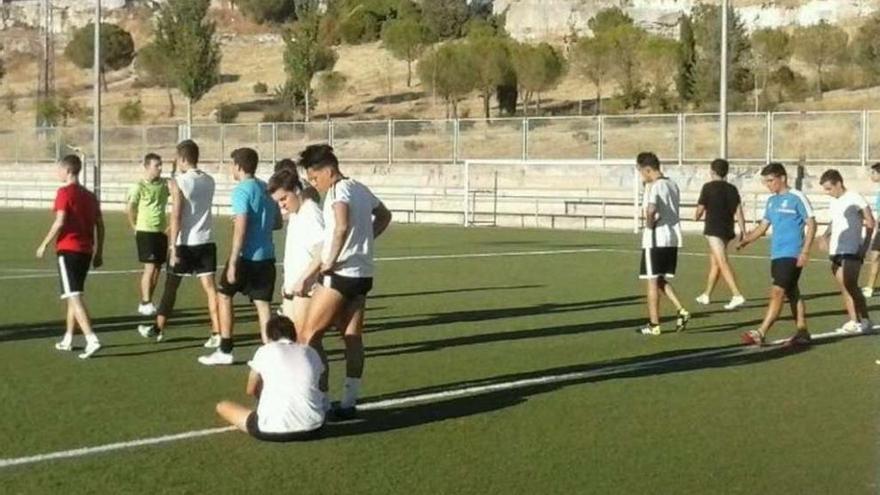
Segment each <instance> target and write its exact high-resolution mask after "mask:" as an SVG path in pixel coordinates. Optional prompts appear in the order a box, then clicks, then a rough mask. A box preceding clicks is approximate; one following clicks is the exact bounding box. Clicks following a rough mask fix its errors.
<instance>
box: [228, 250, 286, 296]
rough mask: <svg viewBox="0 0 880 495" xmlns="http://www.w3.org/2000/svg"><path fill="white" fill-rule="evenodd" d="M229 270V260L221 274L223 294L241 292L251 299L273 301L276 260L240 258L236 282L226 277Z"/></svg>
mask: <svg viewBox="0 0 880 495" xmlns="http://www.w3.org/2000/svg"><path fill="white" fill-rule="evenodd" d="M227 270H229V263H228V262H227V263H226V268H224V270H223V273H222V274H221V275H220V288H219V292H220V293H221V294H223V295H226V296H229V297H232V296H234V295H235V294H237V293H239V292H240V293H242V294H244V295H246V296H248V297H249V298H250V300H251V301H267V302H272V294H273V293H274V292H275V260H263V261H249V260H243V259H239V260H238V262H237V263H236V264H235V283H234V284H232V283H229V280H227V279H226V272H227Z"/></svg>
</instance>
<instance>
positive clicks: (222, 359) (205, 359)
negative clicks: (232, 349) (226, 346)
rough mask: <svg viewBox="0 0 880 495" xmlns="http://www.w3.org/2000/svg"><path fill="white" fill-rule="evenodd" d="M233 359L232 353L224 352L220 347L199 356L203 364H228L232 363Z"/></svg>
mask: <svg viewBox="0 0 880 495" xmlns="http://www.w3.org/2000/svg"><path fill="white" fill-rule="evenodd" d="M234 361H235V360H234V359H233V357H232V353H229V354H227V353H225V352H223V351H221V350H220V349H217V350H216V351H214V352H212V353H211V354H208V355H207V356H202V357H200V358H199V362H200V363H202V364H204V365H205V366H218V365H225V366H228V365H230V364H232V363H233V362H234Z"/></svg>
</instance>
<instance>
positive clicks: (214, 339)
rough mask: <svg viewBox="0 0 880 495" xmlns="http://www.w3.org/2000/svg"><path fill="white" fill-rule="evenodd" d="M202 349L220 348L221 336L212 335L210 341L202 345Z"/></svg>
mask: <svg viewBox="0 0 880 495" xmlns="http://www.w3.org/2000/svg"><path fill="white" fill-rule="evenodd" d="M202 347H204V348H205V349H216V348H218V347H220V334H219V333H212V334H211V336H210V337H208V340H206V341H205V343H204V344H202Z"/></svg>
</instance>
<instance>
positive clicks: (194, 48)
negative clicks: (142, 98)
mask: <svg viewBox="0 0 880 495" xmlns="http://www.w3.org/2000/svg"><path fill="white" fill-rule="evenodd" d="M210 3H211V1H210V0H168V1H167V2H166V3H165V4H164V5H162V7H161V8H160V9H159V14H158V18H157V22H156V41H155V43H156V46H157V47H158V49H159V50H161V51H162V52H163V53H165V55H166V56H167V57H168V61H169V68H170V71H171V76H172V78H173V80H174V83H175V85H176V86H177V89H179V90H180V92H181V93H183V95H184V96H186V98H187V110H186V121H187V125H189V126H192V106H193V104H194V103H196V102H198V101H199V100H201V99H202V98H203V97H204V96H205V95H206V94H208V92H209V91H211V89H212V88H213V87H214V86H216V85H217V84H218V83H219V82H220V44H219V43H218V42H217V40H216V39H215V37H214V33H215V31H216V24H215V23H214V22H213V21H209V20H208V19H207V14H208V7H209V6H210Z"/></svg>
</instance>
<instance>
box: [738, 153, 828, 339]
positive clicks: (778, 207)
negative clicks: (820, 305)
mask: <svg viewBox="0 0 880 495" xmlns="http://www.w3.org/2000/svg"><path fill="white" fill-rule="evenodd" d="M761 180H762V181H763V182H764V185H765V186H766V187H767V189H768V190H769V191H770V192H771V193H772V196H770V198H769V199H767V205H766V206H765V207H764V219H763V220H761V224H760V225H758V227H757V228H755V229H754V230H752V231H751V232H749V233H748V234H746V236H745V237H744V238H743V240H742V241H741V242H740V244H739V246H738V247H737V249H742V248H744V247H746V246H748V245H749V244H751V243H752V242H754V241H756V240H758V239H760V238H761V236H763V235H764V234H766V233H767V230H768V229H769V228H770V227H771V226H772V227H773V235H772V236H771V240H770V260H771V261H770V276H771V278H772V279H773V285H772V286H771V287H770V302H769V303H768V305H767V313H766V315H765V316H764V321H763V322H762V323H761V326H760V327H758V328H757V329H756V330H749V331H748V332H746V333H744V334H743V335H742V341H743V343H745V344H749V345H758V346H760V345H763V344H764V342H765V337H766V335H767V332H768V331H769V330H770V327H772V326H773V323H775V322H776V320H777V319H778V318H779V313H780V312H781V311H782V304H783V302H784V301H785V298H786V297H787V298H788V303H789V306H790V308H791V314H792V316H794V318H795V325H796V326H797V332H795V334H794V335H793V336H792V337H791V338H790V339H789V343H791V344H809V343H810V340H811V338H810V332H809V331H808V330H807V314H806V307H805V306H804V301H803V299H802V298H801V292H800V289H799V288H798V281H799V280H800V277H801V272H802V271H803V269H804V267H805V266H806V265H807V262H809V260H810V247H811V246H812V244H813V238H814V237H815V236H816V219H815V217H814V216H813V208H812V207H811V206H810V201H809V200H808V199H807V197H806V196H805V195H804V194H803V193H802V192H800V191H797V190H794V189H789V188H788V174H787V173H786V172H785V167H783V166H782V164H780V163H771V164H769V165H767V166H766V167H764V169H763V170H761ZM805 227H806V229H805ZM805 230H806V232H805Z"/></svg>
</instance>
